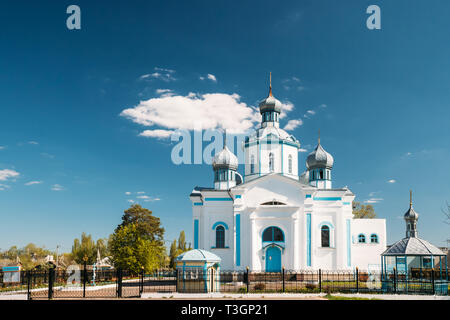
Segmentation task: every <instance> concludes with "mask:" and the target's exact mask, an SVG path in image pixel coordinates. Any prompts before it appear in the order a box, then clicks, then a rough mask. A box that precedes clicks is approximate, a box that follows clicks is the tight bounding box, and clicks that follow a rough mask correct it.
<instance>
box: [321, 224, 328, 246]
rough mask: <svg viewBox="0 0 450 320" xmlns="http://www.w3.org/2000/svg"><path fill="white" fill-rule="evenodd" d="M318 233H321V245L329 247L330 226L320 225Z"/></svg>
mask: <svg viewBox="0 0 450 320" xmlns="http://www.w3.org/2000/svg"><path fill="white" fill-rule="evenodd" d="M320 234H321V240H322V247H323V248H329V247H330V227H329V226H322V228H320Z"/></svg>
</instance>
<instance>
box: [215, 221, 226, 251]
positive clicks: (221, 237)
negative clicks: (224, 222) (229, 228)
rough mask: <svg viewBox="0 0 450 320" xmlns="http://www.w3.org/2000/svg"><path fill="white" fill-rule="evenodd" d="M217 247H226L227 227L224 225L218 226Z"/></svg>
mask: <svg viewBox="0 0 450 320" xmlns="http://www.w3.org/2000/svg"><path fill="white" fill-rule="evenodd" d="M216 248H225V228H224V227H223V226H218V227H217V228H216Z"/></svg>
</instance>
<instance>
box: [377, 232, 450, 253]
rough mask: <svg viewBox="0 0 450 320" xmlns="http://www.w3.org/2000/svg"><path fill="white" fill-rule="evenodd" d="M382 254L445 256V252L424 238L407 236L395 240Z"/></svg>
mask: <svg viewBox="0 0 450 320" xmlns="http://www.w3.org/2000/svg"><path fill="white" fill-rule="evenodd" d="M381 255H382V256H431V255H433V256H445V254H444V253H443V252H442V251H441V250H440V249H438V248H437V247H435V246H434V245H432V244H431V243H429V242H428V241H426V240H423V239H420V238H416V237H409V238H404V239H402V240H399V241H397V242H396V243H394V244H393V245H392V246H391V247H389V248H388V249H387V250H386V251H384V252H383V253H382V254H381Z"/></svg>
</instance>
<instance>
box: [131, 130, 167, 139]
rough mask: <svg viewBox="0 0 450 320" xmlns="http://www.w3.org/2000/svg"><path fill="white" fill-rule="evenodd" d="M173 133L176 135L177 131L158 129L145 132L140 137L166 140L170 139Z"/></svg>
mask: <svg viewBox="0 0 450 320" xmlns="http://www.w3.org/2000/svg"><path fill="white" fill-rule="evenodd" d="M173 133H175V131H173V130H163V129H156V130H144V131H142V132H141V133H140V134H139V135H140V136H141V137H147V138H158V139H166V138H169V137H170V136H171V135H172V134H173Z"/></svg>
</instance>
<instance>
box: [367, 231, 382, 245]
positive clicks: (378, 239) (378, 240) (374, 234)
mask: <svg viewBox="0 0 450 320" xmlns="http://www.w3.org/2000/svg"><path fill="white" fill-rule="evenodd" d="M372 236H376V237H377V242H372ZM369 240H370V242H369V243H376V244H378V243H380V237H379V236H378V234H376V233H372V234H371V235H370V238H369Z"/></svg>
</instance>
